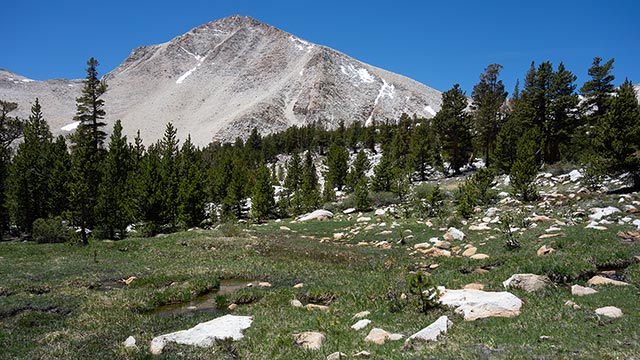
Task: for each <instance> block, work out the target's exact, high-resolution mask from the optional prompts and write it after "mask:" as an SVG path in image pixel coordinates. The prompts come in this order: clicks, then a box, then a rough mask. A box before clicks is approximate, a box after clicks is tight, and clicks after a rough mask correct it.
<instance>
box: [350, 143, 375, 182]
mask: <svg viewBox="0 0 640 360" xmlns="http://www.w3.org/2000/svg"><path fill="white" fill-rule="evenodd" d="M370 168H371V163H370V162H369V158H368V157H367V153H365V152H364V149H360V151H358V155H356V159H355V160H354V162H353V164H352V165H351V169H350V170H349V174H348V175H347V184H348V185H349V187H350V188H351V190H353V191H355V188H356V186H357V185H358V183H359V182H362V181H361V180H363V179H364V180H368V179H367V171H369V169H370ZM365 184H366V182H365Z"/></svg>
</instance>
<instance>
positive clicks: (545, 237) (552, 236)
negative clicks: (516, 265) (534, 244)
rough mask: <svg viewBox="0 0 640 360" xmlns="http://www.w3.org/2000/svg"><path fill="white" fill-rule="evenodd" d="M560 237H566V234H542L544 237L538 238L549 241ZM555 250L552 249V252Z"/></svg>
mask: <svg viewBox="0 0 640 360" xmlns="http://www.w3.org/2000/svg"><path fill="white" fill-rule="evenodd" d="M558 236H564V234H563V233H554V234H542V235H540V236H538V239H549V238H554V237H558ZM553 250H554V249H551V251H553ZM545 255H546V254H545ZM538 256H540V255H538Z"/></svg>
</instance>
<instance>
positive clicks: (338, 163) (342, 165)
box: [325, 138, 349, 191]
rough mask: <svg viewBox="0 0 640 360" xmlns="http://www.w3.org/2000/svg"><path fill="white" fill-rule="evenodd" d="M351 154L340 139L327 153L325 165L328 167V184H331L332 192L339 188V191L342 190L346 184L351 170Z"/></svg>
mask: <svg viewBox="0 0 640 360" xmlns="http://www.w3.org/2000/svg"><path fill="white" fill-rule="evenodd" d="M348 162H349V153H348V152H347V149H346V148H345V144H344V142H343V141H342V140H340V138H337V140H336V141H334V142H333V143H332V144H331V146H329V151H328V152H327V157H326V159H325V165H326V166H327V169H328V170H327V173H326V174H325V181H326V184H330V188H331V190H333V188H334V187H337V188H338V190H340V191H341V190H342V188H343V186H344V185H345V183H346V179H347V171H348V170H349V165H348Z"/></svg>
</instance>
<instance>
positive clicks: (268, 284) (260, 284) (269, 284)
mask: <svg viewBox="0 0 640 360" xmlns="http://www.w3.org/2000/svg"><path fill="white" fill-rule="evenodd" d="M258 287H271V283H270V282H266V281H260V282H259V283H258Z"/></svg>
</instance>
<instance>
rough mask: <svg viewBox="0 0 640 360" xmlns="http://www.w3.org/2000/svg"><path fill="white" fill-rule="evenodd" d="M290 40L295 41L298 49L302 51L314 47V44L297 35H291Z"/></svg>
mask: <svg viewBox="0 0 640 360" xmlns="http://www.w3.org/2000/svg"><path fill="white" fill-rule="evenodd" d="M289 40H291V41H293V43H294V44H295V46H296V48H298V50H300V51H304V50H306V51H311V49H313V44H311V43H309V42H307V41H304V40H302V39H300V38H297V37H295V36H290V37H289Z"/></svg>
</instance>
